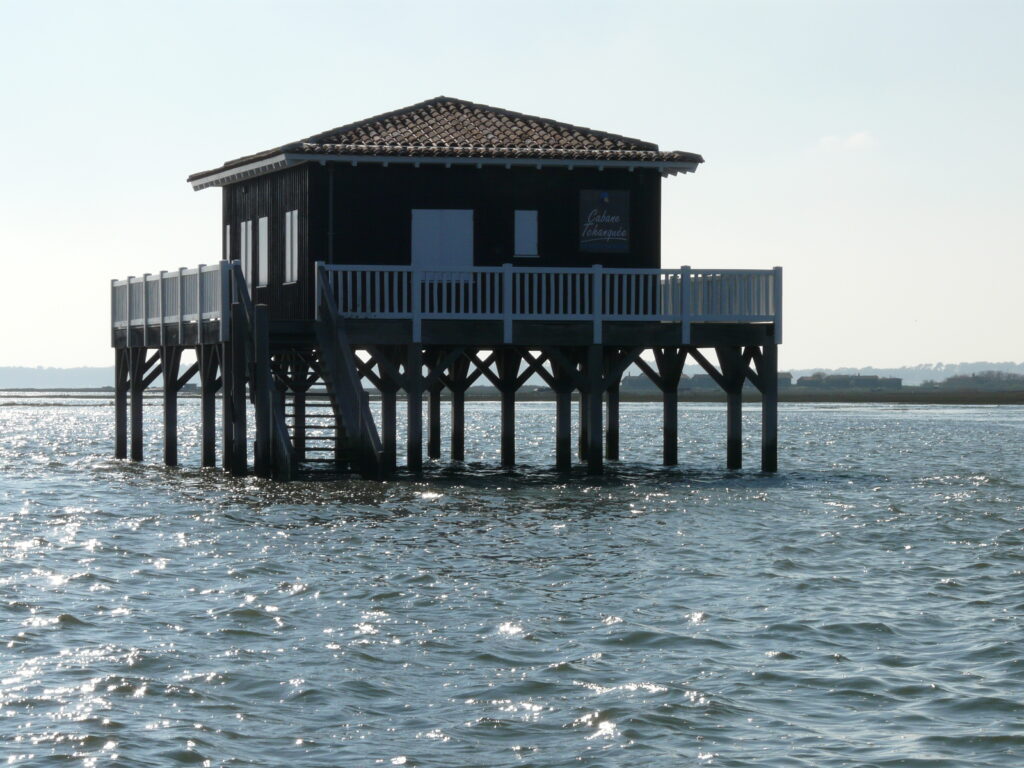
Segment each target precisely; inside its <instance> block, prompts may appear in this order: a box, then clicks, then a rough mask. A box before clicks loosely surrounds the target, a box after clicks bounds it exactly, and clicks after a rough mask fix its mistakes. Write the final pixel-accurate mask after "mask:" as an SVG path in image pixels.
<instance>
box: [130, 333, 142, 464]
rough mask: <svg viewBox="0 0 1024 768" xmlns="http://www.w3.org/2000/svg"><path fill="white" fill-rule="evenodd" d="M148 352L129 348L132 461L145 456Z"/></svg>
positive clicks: (139, 459)
mask: <svg viewBox="0 0 1024 768" xmlns="http://www.w3.org/2000/svg"><path fill="white" fill-rule="evenodd" d="M146 352H147V350H146V349H144V348H142V349H139V348H135V349H131V350H129V353H128V354H129V355H130V364H129V366H130V368H131V380H130V383H129V388H130V393H131V437H132V440H131V457H132V461H142V456H143V444H144V443H143V440H144V435H143V430H142V398H143V396H144V393H145V391H146V382H145V377H146Z"/></svg>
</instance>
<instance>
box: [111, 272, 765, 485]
mask: <svg viewBox="0 0 1024 768" xmlns="http://www.w3.org/2000/svg"><path fill="white" fill-rule="evenodd" d="M316 274H317V282H316V286H315V296H316V299H315V306H316V308H317V311H316V317H315V318H309V319H307V320H276V319H274V318H273V316H272V312H271V310H272V308H267V307H265V306H253V304H252V301H251V299H250V298H249V288H248V286H247V285H246V283H245V279H244V277H243V275H242V271H241V268H240V266H239V264H238V263H237V262H226V261H224V262H219V263H218V264H215V265H210V266H200V267H198V268H195V269H179V270H176V271H171V272H161V273H159V274H157V275H145V276H143V277H140V278H129V279H127V280H121V281H114V282H113V283H112V288H111V343H112V346H113V347H114V349H115V362H116V382H115V385H116V386H115V403H116V408H115V410H116V427H115V432H116V437H115V444H116V445H115V454H116V455H117V456H118V457H122V458H127V457H128V455H129V441H128V432H129V421H130V427H131V429H130V432H131V451H130V453H131V457H132V458H133V459H141V458H142V434H141V429H142V421H141V403H142V392H143V391H144V390H145V389H146V388H147V387H148V386H149V385H150V384H151V383H152V382H153V381H154V380H155V379H156V377H157V376H159V375H163V378H164V381H165V382H167V383H166V384H165V387H164V422H165V444H164V460H165V462H166V463H168V464H175V463H176V462H177V438H176V425H177V411H176V408H177V406H176V402H177V392H178V391H179V390H180V388H181V387H182V386H184V384H185V383H187V382H188V381H189V380H190V379H191V378H192V377H193V376H196V375H198V376H199V377H200V382H201V387H202V388H201V391H202V414H203V427H202V429H203V441H202V444H203V458H202V461H203V464H204V465H205V466H210V465H213V464H215V463H216V424H215V418H216V398H217V397H218V396H219V397H220V399H221V408H222V451H221V454H222V464H223V465H224V467H225V468H227V469H229V470H231V471H232V472H234V473H236V474H243V473H245V472H247V471H248V470H249V467H248V466H247V463H246V454H247V451H248V442H247V435H246V429H247V427H246V403H247V402H251V403H252V405H253V407H254V408H255V412H256V441H255V444H256V450H255V457H256V461H255V467H254V469H255V471H256V472H257V473H258V474H261V475H268V476H270V475H272V476H276V477H280V478H282V479H286V478H288V477H291V476H292V474H293V473H294V471H295V468H296V467H297V466H298V465H300V464H301V463H302V462H303V461H307V460H309V459H310V458H311V454H313V453H315V452H316V449H315V448H314V447H313V446H312V445H311V440H312V438H311V437H310V436H309V434H308V429H307V426H308V424H307V421H308V419H309V418H310V416H309V410H308V409H307V402H306V401H307V393H308V392H309V391H310V389H311V388H313V387H324V388H326V392H327V394H328V395H329V398H330V403H331V417H332V419H333V425H332V426H333V430H332V436H331V439H330V443H331V444H330V445H329V446H326V447H324V446H320V448H319V450H320V452H321V454H323V453H326V454H327V458H329V459H330V460H331V461H333V462H334V463H335V464H336V465H337V466H338V467H339V468H341V469H344V468H350V469H354V470H356V471H359V472H360V473H362V474H364V475H368V476H374V477H383V476H386V475H388V474H390V473H391V472H393V471H394V470H395V469H396V467H397V466H398V462H397V455H398V450H397V448H398V447H397V445H396V427H395V424H396V412H397V411H396V409H397V395H398V393H399V392H403V391H404V392H405V394H406V407H407V409H408V413H407V424H408V429H407V433H408V435H407V437H408V441H407V446H406V452H405V453H406V467H407V468H408V469H410V470H413V471H416V470H418V469H420V468H421V467H422V455H423V415H422V414H423V411H422V403H423V395H424V394H426V395H427V400H428V416H429V423H428V434H427V440H426V442H427V453H428V456H429V457H431V458H439V457H440V455H441V448H440V418H441V415H440V402H441V397H440V393H441V392H442V391H443V390H444V389H448V390H450V392H451V408H452V414H451V418H452V430H451V434H452V446H451V458H452V460H454V461H462V460H464V458H465V430H464V408H465V392H466V390H467V389H468V387H469V386H471V385H472V384H474V383H475V382H476V381H478V380H481V379H482V380H484V381H489V382H490V383H491V384H493V385H494V386H495V387H496V388H497V389H498V391H499V392H500V394H501V398H502V464H504V465H511V464H513V463H514V462H515V432H514V428H515V422H514V414H515V395H516V391H517V390H518V389H519V388H520V387H522V386H523V385H524V384H525V382H526V381H527V380H529V379H530V378H531V377H534V376H536V377H539V378H540V379H542V380H543V381H545V382H546V383H547V384H548V385H549V386H550V387H551V388H552V390H553V391H554V392H555V395H556V412H557V413H556V457H555V463H556V466H558V467H559V468H560V469H568V468H569V467H570V466H571V462H572V458H571V451H570V447H569V444H568V441H569V430H570V428H571V412H570V402H571V399H572V396H573V393H574V392H578V393H579V395H580V416H579V418H580V438H581V439H580V446H579V457H580V460H581V461H584V462H585V463H586V464H587V467H588V469H589V470H590V471H592V472H600V471H601V469H602V466H603V460H604V459H605V458H608V459H611V460H616V459H618V456H619V445H618V387H619V381H620V379H621V377H622V375H623V374H624V372H625V371H626V370H627V369H628V368H630V367H631V366H636V367H639V368H640V369H641V370H642V371H643V372H644V373H645V374H646V375H647V376H649V377H650V378H651V380H652V381H653V382H654V383H655V384H656V385H657V386H658V387H659V388H660V389H661V391H662V393H663V400H664V461H665V463H666V464H675V463H677V461H678V453H677V443H678V415H677V410H678V403H677V400H678V396H677V390H678V385H679V380H680V377H681V374H682V369H683V364H684V363H685V361H686V360H687V358H690V359H693V360H695V361H696V362H697V363H698V364H699V365H700V366H701V367H702V369H704V370H705V371H706V372H707V373H708V375H710V376H711V377H712V378H713V379H714V380H715V381H716V382H717V383H718V384H719V385H720V386H721V387H722V389H723V390H724V391H725V392H726V394H727V416H728V418H727V439H726V444H727V450H726V455H727V462H726V463H727V466H729V467H730V468H738V467H739V466H741V464H742V456H741V449H740V447H741V444H742V440H741V438H742V434H741V410H740V409H741V407H742V389H743V387H744V384H745V383H748V382H749V383H750V384H752V385H753V386H754V387H756V388H757V389H758V390H759V391H760V392H761V393H762V456H761V467H762V469H763V470H765V471H775V470H776V468H777V399H778V398H777V354H778V353H777V349H778V344H779V343H781V340H782V271H781V269H778V268H776V269H774V270H696V269H690V268H689V267H683V268H681V269H678V270H623V269H618V270H610V269H602V268H601V267H599V266H598V267H593V268H588V269H556V268H546V269H545V268H538V269H531V268H521V267H512V266H510V265H505V266H503V267H500V268H483V267H474V268H471V269H467V270H462V271H459V272H440V271H437V272H430V271H416V270H413V269H412V268H410V267H402V266H386V267H382V266H379V265H375V266H368V265H367V266H362V265H345V266H341V265H324V264H318V265H317V273H316ZM186 349H193V350H195V352H196V358H197V361H196V363H195V364H194V365H192V366H191V367H190V368H189V369H188V370H186V371H184V372H182V371H181V370H180V360H181V355H182V352H183V351H184V350H186ZM652 358H653V359H652ZM366 384H369V385H370V386H372V387H374V388H376V389H377V390H378V391H379V392H380V396H381V404H382V405H381V424H380V425H379V426H378V425H377V424H376V423H375V421H374V418H373V416H372V415H371V414H370V410H369V406H368V402H367V401H368V398H367V396H366V393H365V385H366ZM129 403H130V405H131V407H130V409H129ZM129 416H130V419H129ZM320 440H321V441H322V440H324V438H323V437H322V436H321V437H320Z"/></svg>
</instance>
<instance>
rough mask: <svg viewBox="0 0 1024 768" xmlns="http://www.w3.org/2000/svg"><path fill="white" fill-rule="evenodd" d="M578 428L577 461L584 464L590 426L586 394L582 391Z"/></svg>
mask: <svg viewBox="0 0 1024 768" xmlns="http://www.w3.org/2000/svg"><path fill="white" fill-rule="evenodd" d="M579 426H580V428H579V435H578V436H577V437H578V443H579V445H578V447H577V453H578V455H579V460H580V461H581V462H586V460H587V444H588V437H587V432H588V428H589V426H590V424H589V421H588V420H587V392H585V391H584V390H582V389H581V390H580V412H579Z"/></svg>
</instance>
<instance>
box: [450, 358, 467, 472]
mask: <svg viewBox="0 0 1024 768" xmlns="http://www.w3.org/2000/svg"><path fill="white" fill-rule="evenodd" d="M468 376H469V360H468V358H466V357H465V356H464V355H463V356H462V357H459V358H458V359H457V360H456V361H455V362H454V363H452V365H451V368H450V369H449V372H448V381H449V384H450V388H451V392H452V461H465V460H466V389H467V388H468V387H469V384H468V383H467V381H466V379H467V377H468Z"/></svg>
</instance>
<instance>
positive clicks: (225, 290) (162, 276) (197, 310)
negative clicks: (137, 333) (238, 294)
mask: <svg viewBox="0 0 1024 768" xmlns="http://www.w3.org/2000/svg"><path fill="white" fill-rule="evenodd" d="M230 268H231V264H230V263H229V262H227V261H220V262H217V263H216V264H210V265H208V266H207V265H202V264H200V265H199V266H198V267H196V268H194V269H184V268H182V269H178V270H174V271H172V272H160V273H159V274H155V275H149V274H147V275H143V276H142V277H129V278H128V279H127V280H112V281H111V283H110V325H111V328H112V329H113V330H131V329H133V328H142V329H143V330H144V332H148V331H150V330H151V329H158V332H162V331H163V329H164V328H165V327H166V326H173V325H177V326H178V329H179V335H178V338H179V339H181V338H184V337H183V335H182V332H183V331H184V326H185V325H186V324H187V323H198V322H200V321H202V322H208V321H217V322H219V323H220V334H219V337H220V340H221V341H227V338H228V319H229V311H230V289H231V278H230Z"/></svg>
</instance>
